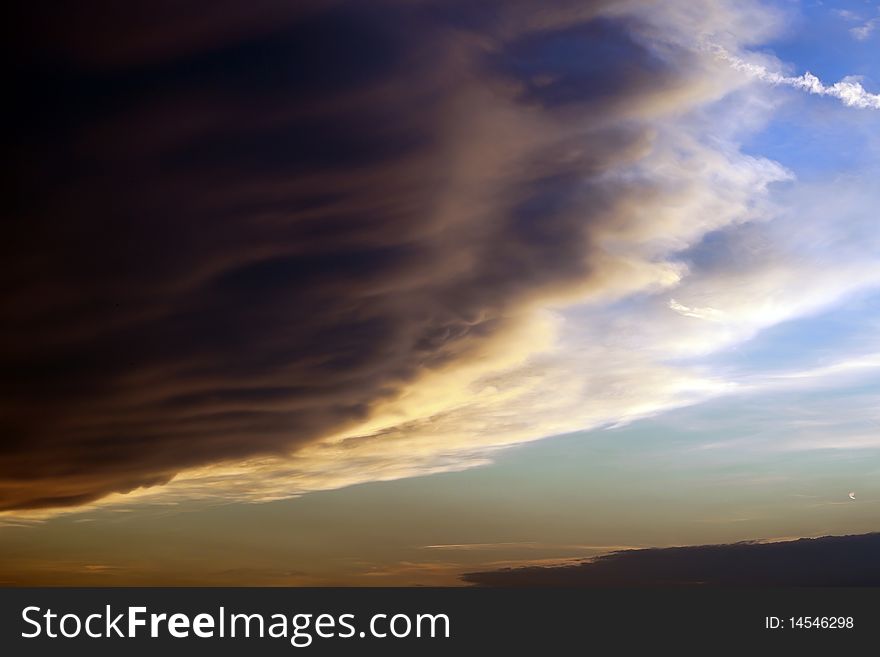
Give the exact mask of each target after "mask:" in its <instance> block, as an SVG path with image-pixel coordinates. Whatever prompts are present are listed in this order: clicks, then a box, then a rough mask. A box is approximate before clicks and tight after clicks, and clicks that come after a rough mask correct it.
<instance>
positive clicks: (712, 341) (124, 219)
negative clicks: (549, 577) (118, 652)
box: [0, 0, 880, 586]
mask: <svg viewBox="0 0 880 657" xmlns="http://www.w3.org/2000/svg"><path fill="white" fill-rule="evenodd" d="M16 26H17V29H16V33H15V34H14V35H12V36H11V38H10V43H11V46H10V47H11V49H12V53H13V54H14V57H13V63H14V65H13V71H12V72H11V74H10V81H9V85H10V86H11V87H12V88H13V90H14V93H13V94H12V97H13V99H14V100H13V101H12V103H11V107H10V117H11V118H10V120H9V123H8V125H9V129H8V132H9V133H10V134H9V141H10V147H9V149H8V150H9V153H10V156H9V157H8V158H7V162H6V163H5V164H4V168H5V177H6V179H7V180H8V181H9V182H10V189H11V192H10V194H9V195H8V197H7V214H8V215H9V216H10V217H11V221H10V222H9V224H10V225H9V227H8V228H7V229H6V230H5V235H4V240H3V242H2V244H0V256H2V257H0V269H2V272H3V277H2V280H3V281H4V282H3V285H2V288H0V295H2V299H3V302H2V304H0V313H2V322H0V331H2V340H0V362H2V368H0V369H2V372H3V375H2V379H0V386H2V387H0V389H2V393H3V394H2V395H0V435H2V439H0V583H2V584H7V585H9V584H13V585H15V584H60V585H82V584H88V585H105V584H107V585H117V584H147V585H149V584H253V585H357V586H370V585H380V586H381V585H455V584H464V583H467V582H468V581H474V579H473V578H470V580H469V579H468V577H467V576H464V575H465V574H466V573H473V572H491V571H494V570H497V569H503V568H511V567H514V568H515V567H520V566H522V567H526V566H534V565H545V566H546V565H559V564H563V565H564V564H569V563H573V562H575V561H577V560H582V559H584V558H590V557H595V556H597V555H604V554H607V553H611V552H615V551H619V550H631V549H634V548H664V547H671V546H698V545H709V544H730V543H736V542H739V541H747V540H749V541H761V542H774V543H775V542H780V541H786V540H794V539H798V538H802V537H818V536H825V535H847V534H867V533H871V532H877V531H880V524H878V518H880V404H878V403H877V402H878V398H880V377H878V368H880V339H878V337H877V336H878V335H880V332H878V330H877V329H878V328H880V231H878V230H877V223H878V210H877V208H880V190H878V187H877V185H876V183H875V181H876V180H877V179H878V175H880V5H878V3H877V2H874V1H872V2H864V1H861V0H851V1H849V2H810V1H807V0H804V1H803V2H795V1H788V0H777V1H776V2H770V1H763V2H751V1H746V2H734V1H732V0H731V1H729V2H727V1H724V0H688V1H685V0H681V1H678V0H672V1H670V2H664V3H655V2H649V1H647V0H624V1H623V2H610V1H607V2H606V1H601V0H588V1H583V0H582V1H574V0H554V1H553V2H547V3H541V5H540V7H536V6H535V4H534V3H530V2H525V1H523V2H519V1H513V2H509V1H508V2H501V1H498V2H495V1H493V0H487V1H486V2H481V3H472V2H458V1H457V0H452V1H445V2H434V1H433V0H380V1H378V2H375V3H370V5H369V7H367V6H365V5H363V4H362V3H355V2H333V1H330V0H327V1H319V0H315V1H311V0H309V1H305V2H298V3H295V4H292V3H288V2H280V1H277V0H257V1H256V2H253V3H248V4H247V7H245V5H243V4H241V3H236V2H232V1H230V2H212V3H200V2H195V3H188V4H187V5H186V7H181V6H179V5H178V4H177V3H164V2H163V3H155V2H154V3H138V2H134V3H126V4H125V5H118V4H117V3H109V4H108V3H103V2H97V1H91V0H89V1H87V2H76V3H74V2H65V3H59V4H58V6H57V8H56V9H55V10H54V11H53V12H49V13H47V12H41V13H37V12H36V11H35V10H32V9H28V8H22V9H21V10H20V11H19V12H18V16H17V23H16ZM851 494H852V495H851ZM853 498H854V499H853ZM566 572H567V571H566ZM489 579H490V580H491V578H489Z"/></svg>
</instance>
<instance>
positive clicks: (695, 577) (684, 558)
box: [462, 534, 880, 588]
mask: <svg viewBox="0 0 880 657" xmlns="http://www.w3.org/2000/svg"><path fill="white" fill-rule="evenodd" d="M878 549H880V534H863V535H857V536H825V537H822V538H813V539H809V538H804V539H800V540H796V541H785V542H776V543H749V542H746V543H734V544H729V545H701V546H693V547H676V548H651V549H647V550H627V551H623V552H613V553H611V554H608V555H603V556H600V557H597V558H595V559H593V560H591V561H586V562H582V563H579V564H573V565H564V566H556V567H531V568H517V569H505V570H496V571H488V572H481V573H469V574H466V575H464V576H463V578H462V579H463V580H464V581H465V582H469V583H471V584H477V585H481V586H509V587H520V586H525V587H528V586H539V587H547V586H559V587H575V588H580V587H583V588H588V587H596V586H633V587H651V586H664V587H670V586H770V587H773V586H878V585H880V565H878V563H877V559H876V558H875V555H876V553H877V550H878Z"/></svg>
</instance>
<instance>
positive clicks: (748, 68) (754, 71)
mask: <svg viewBox="0 0 880 657" xmlns="http://www.w3.org/2000/svg"><path fill="white" fill-rule="evenodd" d="M855 29H868V31H867V32H865V33H864V34H865V38H867V35H868V34H870V30H873V25H871V26H869V27H864V26H863V28H855ZM707 47H708V49H709V50H710V51H711V52H713V53H714V54H715V56H716V57H717V58H718V59H720V60H723V61H725V62H727V63H728V64H729V65H730V66H731V67H732V68H733V69H735V70H737V71H741V72H743V73H745V74H747V75H749V76H750V77H752V78H755V79H756V80H760V81H762V82H766V83H768V84H772V85H779V86H787V87H792V88H794V89H799V90H801V91H805V92H807V93H809V94H813V95H816V96H828V97H831V98H836V99H838V100H839V101H841V102H842V103H843V104H844V105H846V106H847V107H855V108H858V109H874V110H876V109H880V94H872V93H870V92H868V91H867V90H866V89H865V88H864V87H863V86H862V83H861V79H860V78H859V77H858V76H847V77H845V78H843V79H842V80H840V81H839V82H835V83H834V84H831V85H826V84H825V83H823V82H822V81H821V80H820V79H819V78H818V77H816V76H815V75H813V74H812V73H810V72H809V71H807V72H806V73H804V74H803V75H797V76H788V75H783V74H781V73H778V72H776V71H771V70H770V69H768V68H767V67H766V66H764V65H763V64H758V63H755V62H750V61H747V60H745V59H743V58H741V57H738V56H736V55H733V54H731V53H730V52H728V51H727V50H726V49H725V48H723V47H721V46H718V45H714V44H712V45H709V46H707Z"/></svg>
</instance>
